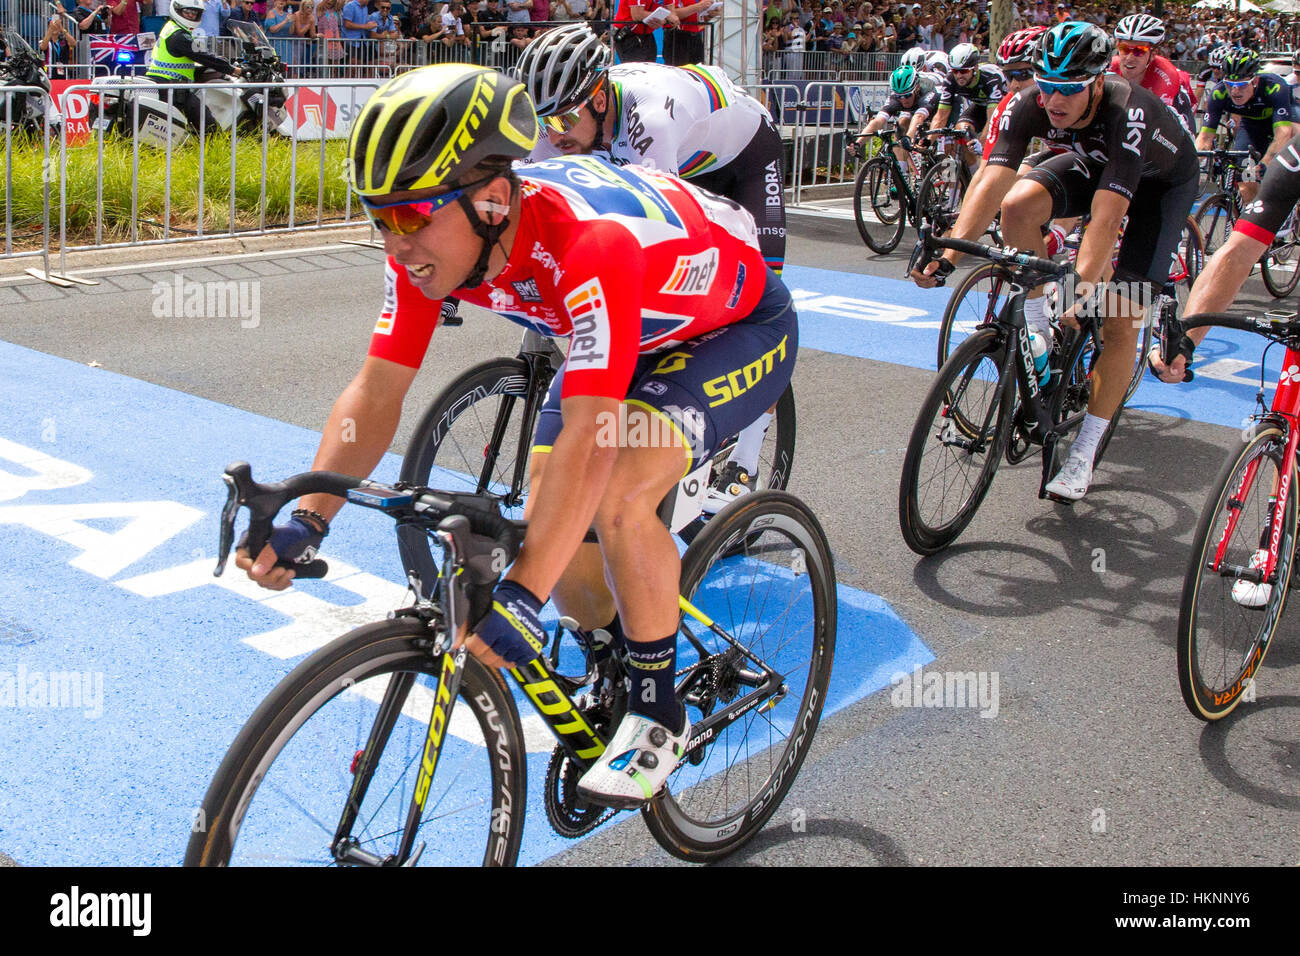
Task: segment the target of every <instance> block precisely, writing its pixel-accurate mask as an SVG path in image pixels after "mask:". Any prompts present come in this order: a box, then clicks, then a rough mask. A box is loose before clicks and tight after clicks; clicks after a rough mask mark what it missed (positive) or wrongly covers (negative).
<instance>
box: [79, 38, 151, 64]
mask: <svg viewBox="0 0 1300 956" xmlns="http://www.w3.org/2000/svg"><path fill="white" fill-rule="evenodd" d="M139 52H140V39H139V37H137V36H136V35H135V34H134V33H106V34H103V35H101V36H92V37H91V38H90V62H92V63H103V64H105V65H107V66H110V67H111V66H112V65H113V64H115V63H116V62H117V55H118V54H119V53H129V54H131V58H132V59H133V60H134V59H135V58H136V54H138V53H139Z"/></svg>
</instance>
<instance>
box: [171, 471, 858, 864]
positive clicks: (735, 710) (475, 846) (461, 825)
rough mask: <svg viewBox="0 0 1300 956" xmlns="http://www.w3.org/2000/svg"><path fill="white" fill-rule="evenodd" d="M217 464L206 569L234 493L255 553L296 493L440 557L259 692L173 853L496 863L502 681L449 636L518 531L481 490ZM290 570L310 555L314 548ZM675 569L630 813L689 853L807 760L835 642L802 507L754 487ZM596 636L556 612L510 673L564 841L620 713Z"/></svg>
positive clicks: (610, 662)
mask: <svg viewBox="0 0 1300 956" xmlns="http://www.w3.org/2000/svg"><path fill="white" fill-rule="evenodd" d="M224 477H225V480H226V483H227V485H228V489H229V492H228V499H227V501H226V505H225V508H224V510H223V511H222V516H221V541H220V549H219V555H220V557H219V563H218V569H217V570H218V573H220V571H221V569H222V567H223V566H224V564H225V562H226V559H227V557H228V556H229V554H230V549H231V546H232V542H233V541H234V535H235V519H236V516H237V514H238V511H239V509H240V508H241V507H242V508H247V509H248V510H249V512H250V522H249V531H248V546H249V547H250V548H251V550H252V552H253V553H257V552H258V551H259V550H260V549H261V547H262V546H263V544H264V543H265V542H266V541H267V540H268V539H269V536H270V534H271V523H272V520H273V519H274V517H275V515H276V514H277V513H279V511H280V510H281V509H282V508H283V507H284V505H285V504H286V503H288V502H289V501H291V500H293V499H295V498H298V497H299V496H301V495H304V494H333V495H339V496H345V497H347V498H348V500H349V501H352V502H354V503H356V504H358V505H361V506H363V507H367V508H374V509H378V510H380V511H382V512H384V513H385V514H386V515H388V516H389V517H390V518H392V519H394V520H395V521H396V523H397V525H398V527H399V528H400V527H408V528H415V529H418V530H419V531H420V532H421V533H424V534H427V535H429V536H430V537H432V538H433V539H435V540H436V541H437V543H438V546H439V548H440V549H441V551H442V555H443V560H442V562H441V565H440V567H439V572H440V573H439V577H438V578H437V580H436V582H435V586H434V587H431V588H426V587H424V586H422V585H421V584H420V583H419V582H417V581H412V582H411V586H412V591H413V593H414V594H415V595H416V600H415V603H414V604H413V605H412V606H409V607H404V608H401V609H399V610H397V611H395V612H393V613H392V614H390V615H389V617H388V619H387V620H384V621H379V622H376V623H374V624H368V625H365V626H364V627H360V628H358V629H356V630H354V631H352V632H350V633H348V634H345V635H344V636H342V637H340V638H338V639H336V640H335V641H333V642H332V643H330V644H328V645H326V646H325V647H323V648H321V649H320V650H318V651H316V652H315V653H314V654H312V655H311V656H309V657H308V658H307V659H306V660H304V661H303V662H302V663H301V664H299V665H298V666H297V667H296V668H294V670H293V671H292V672H291V673H290V674H289V675H288V676H287V677H285V678H284V680H283V681H281V683H280V684H279V685H278V686H277V687H276V688H275V689H274V690H273V691H272V692H271V694H270V695H269V696H268V697H267V698H266V699H265V700H264V701H263V702H262V704H261V706H259V707H258V708H257V710H256V712H255V713H254V714H253V715H252V717H250V718H249V720H248V722H247V723H246V724H245V725H244V727H243V729H242V730H241V731H240V732H239V735H238V736H237V737H236V739H235V741H234V743H233V744H232V745H231V747H230V749H229V751H228V752H227V753H226V756H225V759H224V760H222V762H221V765H220V767H219V768H218V770H217V772H216V775H215V776H214V777H213V780H212V783H211V785H210V786H209V788H208V791H207V794H206V796H205V797H204V799H203V804H202V809H201V811H200V813H199V815H198V818H197V821H196V826H195V832H194V833H193V834H192V836H191V838H190V842H189V847H188V851H187V853H186V856H185V863H186V865H199V866H223V865H273V866H283V865H291V864H322V865H340V866H370V867H379V866H414V865H417V864H419V865H425V866H441V865H455V864H461V865H464V864H470V865H479V864H482V865H488V866H502V865H511V864H513V863H514V862H515V861H516V857H517V856H518V854H519V851H520V846H521V841H522V839H523V832H524V814H525V809H526V806H527V793H528V791H527V782H526V778H527V775H528V772H529V768H528V751H529V749H530V746H527V745H526V740H525V734H524V730H523V724H522V723H521V720H520V716H519V711H518V706H517V704H516V699H515V697H514V696H512V694H511V691H510V689H509V687H508V685H507V682H506V679H505V675H503V674H502V673H501V672H500V671H497V670H493V669H489V668H487V667H485V666H484V665H482V664H480V663H479V662H478V661H477V659H475V658H474V657H472V656H470V655H468V654H467V653H466V650H465V647H464V645H461V646H460V647H458V648H453V647H452V644H453V641H452V637H453V635H455V634H457V633H459V631H460V629H461V627H462V625H464V624H465V623H466V622H468V621H472V620H477V619H478V617H479V616H481V614H482V613H483V612H484V611H485V610H486V608H487V607H488V606H489V602H490V601H491V595H492V588H493V587H494V586H495V584H496V582H497V580H498V579H499V577H500V575H501V573H502V572H503V571H504V570H505V569H506V567H507V566H508V565H509V563H510V562H511V561H512V560H513V558H514V556H515V554H516V552H517V550H518V546H519V542H520V541H521V540H522V534H523V532H524V530H525V528H524V524H523V523H522V522H519V521H513V520H510V519H507V518H506V517H504V516H503V515H502V514H501V511H500V502H499V500H498V499H497V498H496V497H494V496H491V495H483V494H456V493H451V492H441V491H432V490H429V489H427V488H423V487H412V486H407V485H404V484H401V483H398V484H395V485H392V486H386V485H382V484H378V483H376V482H372V481H363V480H361V479H358V478H352V477H348V476H345V475H339V474H334V473H329V472H308V473H306V474H301V475H296V476H294V477H292V478H290V479H288V480H286V481H284V482H280V483H277V484H258V483H256V482H254V481H253V478H252V474H251V470H250V468H249V466H248V465H247V464H244V463H242V462H241V463H237V464H235V465H232V466H230V467H229V468H227V469H226V473H225V475H224ZM682 501H683V499H682V489H681V486H680V485H679V486H678V489H677V490H676V493H675V495H670V496H669V499H666V503H671V504H672V507H671V509H669V510H672V511H673V512H677V511H678V506H679V505H680V504H681V503H682ZM679 517H680V515H679ZM303 570H304V571H305V572H306V573H305V575H303V576H320V575H322V574H324V572H325V570H326V568H325V566H324V562H323V561H321V560H319V559H317V560H316V561H314V562H312V564H311V565H309V566H308V567H306V568H304V569H303ZM681 582H682V586H681V597H680V599H679V603H680V607H681V610H682V617H681V624H680V631H679V642H680V651H679V654H678V664H679V667H680V670H679V671H678V673H677V681H676V689H677V694H678V696H679V698H680V699H681V700H682V701H683V703H684V704H685V705H686V707H687V712H688V715H689V717H690V718H691V722H692V725H693V726H692V734H691V738H690V740H689V741H688V743H687V748H686V752H685V754H684V755H683V757H682V759H681V761H680V763H679V764H678V767H677V768H676V770H675V771H674V775H673V776H672V777H670V778H669V784H668V788H667V789H665V791H663V792H662V793H660V794H659V795H658V796H656V797H655V799H653V800H651V801H650V802H649V803H648V804H646V805H645V807H644V808H643V810H642V813H643V817H644V819H645V822H646V825H647V827H648V828H649V829H650V832H651V833H652V834H653V835H654V837H655V839H656V840H658V841H659V842H660V844H661V845H662V846H663V847H664V848H665V849H666V850H668V852H670V853H672V854H673V855H675V856H678V857H680V858H682V859H686V860H692V861H697V862H706V861H709V860H714V859H718V858H719V857H722V856H724V855H726V854H728V853H731V852H733V851H734V850H736V849H737V848H738V847H740V846H741V845H742V844H744V843H745V841H747V840H748V839H749V838H750V837H752V836H753V835H754V834H755V833H756V832H758V830H759V829H761V828H762V826H763V825H764V823H765V822H766V821H767V820H768V819H769V818H770V817H771V815H772V813H773V812H774V811H775V810H776V808H777V806H778V805H779V804H780V803H781V800H782V799H783V797H784V796H785V794H786V792H787V791H788V790H789V789H790V786H791V784H792V783H793V781H794V778H795V775H796V774H797V773H798V771H799V768H800V766H801V764H802V762H803V760H804V757H805V756H806V755H807V753H808V750H809V748H810V746H811V743H812V739H813V735H814V733H815V732H816V729H817V725H818V721H819V719H820V717H821V713H822V708H823V707H824V706H825V703H826V696H827V687H828V684H829V681H830V673H831V662H832V658H833V656H834V651H835V628H836V603H835V569H834V564H833V561H832V558H831V552H830V548H829V546H828V544H827V542H826V537H825V535H824V533H823V532H822V529H821V526H820V525H819V523H818V522H817V519H816V517H815V516H814V515H813V514H812V513H811V512H810V511H809V510H808V508H807V507H806V506H805V505H804V504H803V503H802V502H800V501H799V500H798V499H797V498H794V497H793V496H791V495H789V494H786V493H785V492H778V491H759V492H754V493H753V494H749V495H745V496H743V497H741V498H738V499H737V500H735V501H734V502H732V503H731V504H729V505H728V506H727V507H726V508H724V509H723V510H722V511H720V512H719V513H718V514H717V515H716V516H715V517H714V518H713V519H712V520H711V521H710V522H709V523H708V525H707V527H706V528H705V530H704V531H703V532H701V533H700V534H699V535H698V536H697V537H696V539H695V541H694V542H693V543H692V544H691V546H690V547H689V548H688V549H687V550H686V553H685V554H684V555H683V558H682V577H681ZM426 590H427V591H428V592H430V595H431V596H430V597H428V598H424V597H420V595H422V594H424V593H425V591H426ZM566 636H567V637H568V638H569V640H567V641H564V644H563V648H561V642H562V640H563V639H564V638H565V637H566ZM605 650H606V652H607V653H605V654H604V655H603V656H602V655H601V654H600V649H598V648H595V647H594V646H592V640H591V638H590V636H589V635H586V634H585V632H581V631H577V630H576V628H575V627H574V622H571V621H568V620H567V619H564V618H561V619H560V628H559V630H558V632H557V633H556V635H555V638H554V640H553V641H552V642H551V643H550V652H549V653H548V654H547V655H545V656H541V657H538V658H536V659H535V660H534V661H533V662H531V663H529V664H527V665H524V666H521V667H517V668H514V669H512V670H510V671H509V672H508V676H509V678H510V680H511V681H512V682H513V683H514V684H515V686H516V687H517V688H518V691H519V695H518V696H519V699H520V700H523V701H527V702H529V703H530V704H531V706H532V707H533V708H534V709H535V710H536V711H537V714H538V718H539V719H540V722H541V724H542V725H543V726H545V728H546V729H548V730H549V731H550V732H551V733H552V734H553V735H554V736H555V739H556V741H557V742H558V743H557V746H556V747H555V749H554V751H553V753H552V755H551V758H550V762H549V765H548V766H547V769H546V772H545V780H544V784H543V786H544V788H545V794H544V797H545V799H544V804H545V809H546V814H547V819H548V820H549V822H550V824H551V826H552V827H553V828H554V829H555V831H556V832H557V833H559V834H560V835H561V836H564V837H578V836H581V835H583V834H585V833H588V832H590V831H591V830H592V829H594V828H595V827H597V826H599V825H600V824H601V823H603V822H604V821H606V820H607V819H609V818H610V817H611V816H612V815H613V814H614V811H612V810H608V809H606V808H604V807H600V806H595V805H592V804H588V803H585V802H584V801H583V800H582V799H580V798H579V795H578V792H577V787H576V785H577V781H578V779H579V778H580V777H581V775H582V773H583V772H584V771H585V770H586V769H587V768H588V767H589V766H591V764H592V762H593V761H594V760H595V759H596V758H597V757H599V756H600V754H601V753H602V752H603V750H604V748H605V743H606V741H607V739H608V737H609V735H610V734H611V733H612V728H614V727H615V726H617V723H618V721H619V720H620V719H621V718H622V716H623V714H624V713H625V711H626V706H627V689H626V688H627V686H629V684H628V683H627V681H626V678H627V674H628V671H627V665H626V662H625V654H624V652H623V651H622V650H614V651H613V652H612V653H609V652H608V651H609V649H608V647H606V648H605ZM561 663H564V664H565V666H566V667H568V668H572V667H575V666H576V667H577V668H578V669H577V671H576V676H569V675H566V674H565V673H562V672H561V669H560V667H561ZM583 687H587V688H589V690H588V692H587V693H586V694H585V695H583V696H581V697H577V696H575V695H576V694H577V692H578V691H579V690H580V689H581V688H583ZM532 742H533V741H532V738H531V737H530V738H529V740H528V741H527V744H529V745H531V744H532Z"/></svg>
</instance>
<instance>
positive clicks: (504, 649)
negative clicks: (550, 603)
mask: <svg viewBox="0 0 1300 956" xmlns="http://www.w3.org/2000/svg"><path fill="white" fill-rule="evenodd" d="M541 610H542V602H541V601H539V600H537V598H535V597H533V595H532V592H530V591H529V590H528V589H527V588H526V587H524V586H523V585H521V584H518V583H516V582H514V581H502V582H501V583H500V584H499V585H497V588H496V590H495V591H493V592H492V609H491V610H490V611H488V613H487V615H486V616H485V617H484V618H483V620H482V621H480V622H479V625H478V630H477V632H476V633H477V634H478V636H479V639H480V640H482V641H483V643H485V644H486V645H487V646H488V647H490V648H492V650H493V651H495V652H496V653H498V654H500V655H501V656H502V657H504V658H505V659H506V660H507V661H509V662H510V663H511V664H513V665H515V666H518V665H520V664H527V663H528V662H529V661H531V660H532V659H533V658H534V657H536V656H537V655H538V654H540V653H541V652H542V651H543V650H544V649H545V648H546V643H547V640H548V637H547V634H546V631H545V630H544V629H543V628H542V624H541V621H539V620H538V615H539V614H540V613H541Z"/></svg>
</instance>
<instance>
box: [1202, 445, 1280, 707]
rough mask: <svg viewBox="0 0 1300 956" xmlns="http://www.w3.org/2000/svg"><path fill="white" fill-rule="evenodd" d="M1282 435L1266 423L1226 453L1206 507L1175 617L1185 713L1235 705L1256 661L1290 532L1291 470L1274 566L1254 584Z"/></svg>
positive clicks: (1276, 613)
mask: <svg viewBox="0 0 1300 956" xmlns="http://www.w3.org/2000/svg"><path fill="white" fill-rule="evenodd" d="M1285 448H1286V436H1285V434H1284V432H1283V430H1282V429H1281V428H1280V427H1279V426H1278V425H1277V424H1276V423H1274V422H1269V421H1265V422H1264V423H1263V424H1261V425H1260V426H1259V427H1258V429H1257V430H1256V432H1255V434H1254V436H1253V437H1252V438H1251V439H1250V441H1249V442H1247V443H1246V445H1245V447H1244V448H1242V449H1241V450H1240V451H1238V452H1235V453H1234V454H1232V455H1231V456H1229V458H1228V461H1227V462H1226V464H1225V465H1224V468H1223V471H1222V472H1220V475H1219V480H1218V482H1217V483H1216V484H1215V486H1214V488H1215V490H1214V492H1213V493H1212V494H1211V495H1210V498H1209V500H1208V501H1206V503H1205V510H1204V511H1202V512H1201V520H1200V523H1199V524H1198V525H1197V529H1196V537H1195V538H1193V540H1192V559H1191V562H1190V563H1189V564H1188V566H1187V574H1186V576H1185V577H1184V579H1183V597H1182V606H1181V608H1180V610H1179V614H1178V686H1179V689H1180V690H1181V691H1182V694H1183V702H1184V703H1185V704H1186V705H1187V709H1188V710H1190V711H1191V712H1192V714H1193V716H1196V717H1199V718H1201V719H1202V720H1218V719H1219V718H1220V717H1223V716H1226V715H1227V714H1229V713H1231V712H1232V710H1233V709H1234V708H1235V707H1236V706H1237V704H1238V703H1240V702H1241V699H1242V695H1243V694H1244V693H1245V691H1246V690H1247V688H1248V687H1249V686H1250V683H1251V681H1252V679H1253V678H1254V675H1255V673H1256V671H1258V670H1259V667H1260V665H1261V664H1263V662H1264V655H1265V654H1266V653H1267V652H1268V647H1269V643H1270V641H1272V639H1273V634H1274V632H1275V631H1276V630H1277V625H1278V621H1279V620H1280V619H1281V617H1282V609H1283V607H1284V605H1285V603H1286V592H1287V588H1288V586H1289V585H1290V580H1291V567H1292V562H1293V560H1294V552H1295V537H1296V499H1295V472H1294V468H1293V469H1292V473H1291V493H1290V494H1289V495H1288V496H1287V502H1286V513H1285V515H1284V516H1283V520H1282V527H1281V534H1280V536H1279V538H1278V543H1277V548H1276V550H1277V565H1276V568H1275V569H1274V572H1273V575H1272V577H1271V578H1269V579H1268V580H1267V581H1261V580H1259V576H1260V572H1259V567H1260V565H1261V564H1262V563H1263V562H1264V561H1266V560H1267V556H1268V554H1269V551H1270V547H1269V546H1270V543H1271V539H1272V526H1273V518H1274V513H1275V505H1276V498H1275V495H1276V493H1277V488H1278V486H1279V485H1280V483H1281V478H1282V474H1283V468H1284V467H1291V466H1289V465H1287V464H1286V456H1285V453H1284V452H1285Z"/></svg>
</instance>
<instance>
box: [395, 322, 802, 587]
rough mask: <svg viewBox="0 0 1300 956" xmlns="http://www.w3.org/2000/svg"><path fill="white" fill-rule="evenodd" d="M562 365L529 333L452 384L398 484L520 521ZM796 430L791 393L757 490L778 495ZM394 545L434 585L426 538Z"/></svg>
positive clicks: (776, 415) (415, 441) (762, 458)
mask: <svg viewBox="0 0 1300 956" xmlns="http://www.w3.org/2000/svg"><path fill="white" fill-rule="evenodd" d="M563 364H564V355H563V353H562V352H561V351H560V350H559V349H558V348H557V346H556V342H555V340H554V339H551V338H548V337H546V336H542V335H539V334H537V333H536V332H532V331H528V332H525V333H524V337H523V343H522V345H521V346H520V349H519V354H518V355H517V356H515V357H514V358H506V357H501V358H495V359H489V360H487V361H486V362H481V363H479V364H478V365H475V366H473V367H472V368H470V369H468V370H466V371H465V372H464V373H462V374H461V375H460V376H459V377H457V378H455V379H453V380H452V382H451V383H450V384H449V385H448V386H447V387H446V388H444V389H443V390H442V391H441V392H440V393H439V394H438V395H437V396H436V397H435V398H434V400H433V401H432V402H431V403H430V404H429V407H428V408H426V409H425V411H424V413H423V415H421V416H420V420H419V422H418V423H417V424H416V426H415V432H414V434H413V435H412V436H411V441H410V443H409V444H408V445H407V448H406V455H405V457H404V458H403V459H402V470H401V473H400V475H399V478H400V480H401V481H404V482H406V483H407V484H411V485H422V486H426V487H427V486H429V485H435V486H437V487H440V488H446V489H448V490H451V491H458V492H473V493H475V494H491V495H495V496H496V497H497V498H498V499H499V500H500V502H501V505H502V506H503V507H504V508H506V509H507V514H509V515H510V516H511V517H522V516H523V503H524V498H525V497H526V495H527V494H528V461H529V457H530V452H531V450H532V445H533V434H534V432H535V431H536V428H537V416H538V414H539V413H540V412H541V409H542V404H543V403H544V402H545V400H546V392H547V389H548V388H550V385H551V380H552V379H553V378H554V376H555V375H556V373H557V372H558V371H559V370H560V368H561V366H562V365H563ZM796 427H797V426H796V424H795V406H794V390H793V388H792V387H791V388H786V390H785V391H784V392H783V393H782V394H781V397H780V398H779V399H778V400H777V403H776V407H775V409H774V411H773V414H772V419H771V422H770V424H769V425H768V428H767V433H766V434H765V435H764V438H763V444H762V446H761V448H760V449H759V455H758V474H757V475H754V476H752V479H753V482H754V487H755V489H758V490H761V489H765V488H766V489H772V490H777V491H779V490H781V489H782V488H784V487H785V486H786V483H787V482H788V481H789V479H790V470H791V468H792V467H793V466H794V448H795V430H796ZM734 442H735V436H732V438H731V439H729V440H728V441H727V442H725V443H724V444H723V446H722V448H721V449H720V450H719V451H718V453H717V454H715V455H714V456H713V457H712V459H711V461H712V462H713V463H714V466H715V467H714V468H713V470H712V472H710V473H709V474H706V475H705V476H704V483H703V485H702V486H701V491H705V490H707V489H708V488H709V487H712V486H714V485H715V484H716V483H717V482H718V480H719V477H720V475H721V472H722V469H723V467H724V466H725V464H726V463H727V461H728V459H729V457H730V455H731V451H732V448H733V447H734ZM747 477H748V476H747ZM707 517H708V516H707V515H704V516H702V517H701V519H700V520H697V521H695V522H693V523H691V524H688V525H686V526H684V527H683V528H682V529H681V531H680V533H681V535H682V537H683V538H685V539H686V540H688V541H689V540H690V539H691V538H692V537H694V535H696V534H698V533H699V530H700V529H701V528H702V527H703V524H704V519H706V518H707ZM398 543H399V547H400V550H401V554H402V561H403V567H404V568H406V569H407V570H408V571H414V572H415V573H416V574H417V575H418V576H419V578H420V579H421V580H422V581H433V580H435V579H436V577H437V571H438V566H439V559H438V557H437V556H436V555H435V554H434V550H433V549H432V547H431V539H430V538H429V536H428V535H426V534H424V533H423V532H422V531H420V530H419V529H418V528H417V529H412V528H405V529H404V528H402V527H401V526H399V527H398Z"/></svg>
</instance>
